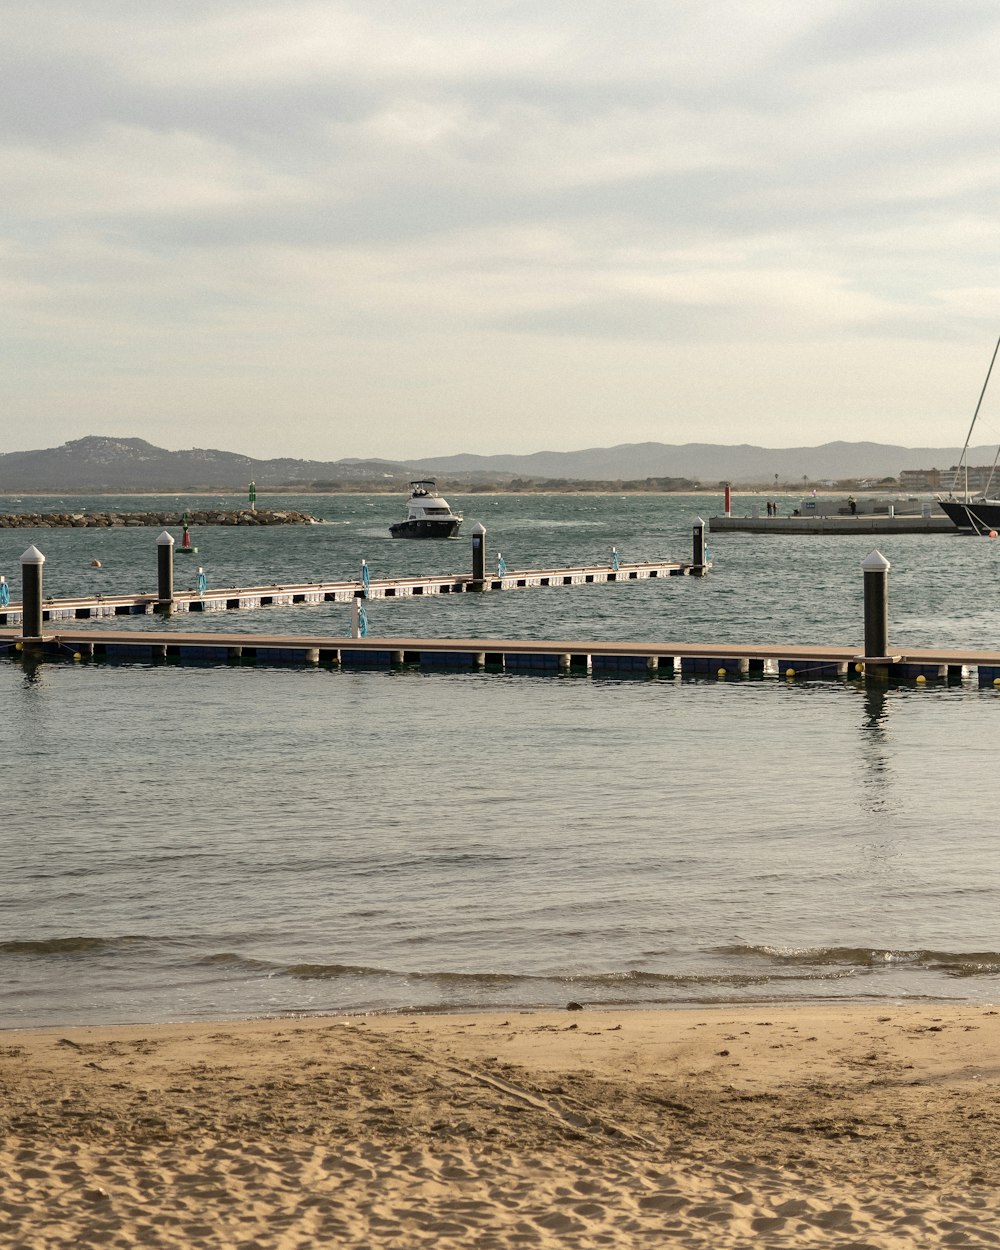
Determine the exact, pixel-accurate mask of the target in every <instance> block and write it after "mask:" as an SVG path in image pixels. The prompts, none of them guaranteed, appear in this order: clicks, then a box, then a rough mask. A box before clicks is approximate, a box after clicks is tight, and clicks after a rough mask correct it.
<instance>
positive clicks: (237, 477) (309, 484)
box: [0, 435, 995, 495]
mask: <svg viewBox="0 0 1000 1250" xmlns="http://www.w3.org/2000/svg"><path fill="white" fill-rule="evenodd" d="M994 451H995V449H994V448H992V447H979V448H970V452H969V463H970V464H990V463H992V461H993V455H994ZM960 455H961V449H960V448H957V447H896V446H892V445H890V444H886V443H843V442H838V443H824V444H823V445H822V446H820V447H786V448H769V447H755V446H752V445H750V444H741V445H739V446H733V447H729V446H723V445H721V444H716V443H683V444H680V445H674V444H670V443H622V444H620V445H618V446H616V447H591V448H588V449H586V450H584V451H539V452H534V453H532V454H531V455H496V456H477V455H458V456H432V457H428V458H426V459H422V460H413V461H410V462H408V463H404V462H400V461H391V460H360V459H356V458H346V459H343V460H332V461H330V460H293V459H287V458H282V459H278V460H255V459H253V458H252V457H251V456H242V455H240V454H238V453H237V452H232V451H218V450H214V449H206V448H193V449H191V450H189V451H167V450H165V449H164V448H162V447H155V446H154V445H153V444H152V443H147V442H146V441H145V440H144V439H141V438H107V437H102V436H98V435H90V436H88V437H87V438H78V439H74V440H72V441H71V442H68V443H64V444H63V445H62V446H61V447H54V448H49V449H47V450H42V451H12V452H7V453H6V454H3V455H0V494H5V495H10V494H32V493H38V494H43V493H49V492H53V491H55V492H59V491H67V492H83V493H94V494H100V493H110V494H116V493H125V492H129V491H167V492H172V491H184V490H227V491H237V490H238V491H241V492H242V491H244V490H245V489H246V486H247V483H248V482H249V481H250V480H251V479H253V480H254V481H255V482H256V483H257V486H258V487H259V488H260V489H262V490H265V489H269V488H270V489H277V488H279V487H286V488H292V489H294V488H296V487H299V488H300V489H303V490H310V489H315V488H317V487H320V488H322V487H323V486H334V485H336V484H347V483H350V484H354V486H355V488H357V487H359V486H360V487H363V486H365V485H370V486H371V487H373V488H374V487H377V486H389V487H390V488H392V489H398V488H399V487H400V486H401V485H402V484H404V483H405V482H406V480H407V479H408V478H411V477H419V476H421V475H436V476H438V477H441V478H444V477H447V478H450V479H453V483H452V488H453V489H454V486H455V485H457V483H460V482H462V481H465V482H468V483H470V484H474V483H476V482H480V483H481V482H484V481H486V482H508V481H510V480H511V479H513V478H530V479H535V480H545V479H564V480H571V481H579V482H588V481H589V482H604V483H609V482H615V481H634V480H645V479H649V478H674V479H689V480H693V481H696V482H704V483H705V484H706V485H710V486H715V485H717V484H718V483H719V482H722V481H730V482H733V483H746V482H757V483H761V484H767V483H772V482H774V480H775V478H777V480H778V482H779V483H780V484H781V485H789V486H795V485H798V484H800V483H801V482H802V479H803V478H806V479H808V480H809V481H811V482H820V481H825V480H834V481H836V480H839V479H857V478H866V477H868V478H875V479H878V478H881V477H895V476H897V474H898V473H899V471H900V470H901V469H929V468H938V469H947V468H949V467H950V466H951V465H954V464H957V462H958V459H959V457H960Z"/></svg>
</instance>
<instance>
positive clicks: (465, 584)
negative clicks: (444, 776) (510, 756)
mask: <svg viewBox="0 0 1000 1250" xmlns="http://www.w3.org/2000/svg"><path fill="white" fill-rule="evenodd" d="M708 567H710V566H708V565H704V566H697V565H694V564H691V563H683V562H677V561H672V560H661V561H652V562H647V563H640V564H631V563H630V564H626V563H625V562H624V561H623V562H622V563H620V564H619V566H618V568H617V569H615V568H611V567H608V566H606V565H605V566H600V567H598V566H596V565H595V566H589V565H588V566H581V567H577V568H565V569H526V570H508V571H507V572H505V573H504V574H503V576H500V575H499V574H496V575H487V576H486V578H484V579H483V581H482V582H477V581H476V580H475V579H474V578H473V576H472V575H471V574H469V573H446V574H435V575H433V576H419V577H402V578H399V577H396V578H374V577H373V578H371V580H370V581H369V583H368V586H367V593H366V591H365V587H364V586H363V584H362V583H361V582H360V581H336V582H303V583H300V584H295V583H291V582H288V583H285V584H283V585H280V586H279V585H271V586H231V587H228V588H225V589H219V590H216V589H206V590H205V591H204V592H202V593H199V592H198V591H196V590H185V591H177V590H175V591H174V594H173V599H172V609H171V610H172V611H173V612H225V611H236V610H240V609H254V608H269V607H292V606H294V605H298V604H317V603H350V602H351V601H352V600H354V599H356V598H359V597H365V598H369V599H409V598H415V597H420V596H425V595H449V594H464V593H466V592H477V591H487V590H520V589H525V588H528V587H543V586H544V587H551V586H586V585H594V584H598V583H607V582H630V581H646V580H649V579H652V578H666V577H686V576H689V575H691V574H692V573H697V572H698V571H704V569H707V568H708ZM159 602H160V600H159V595H158V594H148V593H146V592H145V591H143V592H141V593H139V594H125V595H89V596H81V597H79V598H75V599H46V600H44V602H43V604H42V621H43V624H44V623H49V622H53V621H67V620H69V621H72V620H77V621H85V620H102V619H105V618H110V617H119V616H145V615H149V614H150V613H153V612H155V611H156V610H157V607H158V604H159ZM22 621H23V610H22V605H21V604H20V603H11V604H9V605H8V606H7V607H5V608H0V627H2V626H6V625H19V624H21V623H22Z"/></svg>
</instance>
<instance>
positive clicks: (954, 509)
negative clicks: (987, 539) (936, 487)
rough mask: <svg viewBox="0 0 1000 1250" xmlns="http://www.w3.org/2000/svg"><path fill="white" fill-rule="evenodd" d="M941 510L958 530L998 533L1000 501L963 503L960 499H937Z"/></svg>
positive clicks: (977, 500)
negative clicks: (995, 531)
mask: <svg viewBox="0 0 1000 1250" xmlns="http://www.w3.org/2000/svg"><path fill="white" fill-rule="evenodd" d="M938 503H939V504H940V506H941V508H942V510H943V511H944V512H945V513H946V514H947V515H948V517H949V519H950V520H951V521H953V522H954V524H955V525H957V526H958V528H959V529H960V530H967V531H969V532H970V533H978V532H980V531H982V530H985V531H986V532H987V533H988V532H989V531H990V530H997V531H998V532H1000V500H998V499H970V500H969V502H968V503H965V501H964V500H961V499H939V500H938Z"/></svg>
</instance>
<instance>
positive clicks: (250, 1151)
mask: <svg viewBox="0 0 1000 1250" xmlns="http://www.w3.org/2000/svg"><path fill="white" fill-rule="evenodd" d="M998 1085H1000V1014H998V1013H997V1011H996V1010H994V1009H992V1008H990V1007H984V1006H969V1005H963V1006H951V1005H948V1006H942V1005H933V1004H932V1005H926V1006H920V1007H914V1006H895V1005H893V1006H888V1007H887V1006H885V1005H882V1006H879V1007H869V1006H864V1007H858V1006H843V1005H836V1006H823V1007H815V1008H813V1007H794V1008H786V1007H752V1008H748V1007H738V1008H732V1007H722V1008H717V1009H715V1008H704V1009H694V1010H676V1011H675V1010H671V1011H658V1012H611V1011H596V1010H590V1009H587V1010H580V1011H576V1010H566V1011H560V1012H544V1013H520V1012H519V1013H512V1014H506V1015H499V1014H482V1015H468V1016H405V1015H401V1016H393V1017H384V1016H379V1017H322V1018H315V1017H308V1018H292V1019H281V1020H267V1021H251V1022H239V1023H229V1022H227V1023H216V1024H205V1023H198V1024H171V1025H157V1026H149V1027H140V1026H128V1027H118V1028H86V1029H82V1028H74V1029H68V1030H47V1031H32V1032H20V1031H18V1032H6V1033H3V1034H0V1125H2V1137H0V1168H2V1175H3V1178H4V1180H3V1186H2V1190H0V1244H2V1245H3V1246H5V1247H25V1248H27V1247H32V1248H33V1250H39V1248H41V1247H57V1246H59V1247H61V1246H102V1247H107V1246H114V1247H129V1248H132V1247H137V1246H143V1247H166V1246H170V1247H247V1246H252V1247H259V1248H261V1250H264V1248H270V1247H275V1248H282V1250H285V1248H291V1247H311V1246H326V1245H329V1246H338V1247H340V1246H358V1247H361V1246H368V1247H400V1248H402V1247H412V1246H432V1245H433V1246H437V1247H456V1248H457V1247H463V1248H468V1247H473V1246H474V1247H477V1248H491V1247H496V1248H500V1247H504V1248H506V1247H525V1246H528V1247H530V1246H539V1247H547V1246H550V1247H563V1246H565V1247H591V1246H593V1247H598V1246H601V1247H636V1246H675V1245H676V1246H698V1247H701V1246H704V1247H726V1246H733V1247H735V1246H741V1247H743V1246H749V1245H751V1244H753V1245H757V1246H808V1245H817V1246H844V1247H847V1246H850V1247H855V1248H858V1247H867V1246H872V1247H902V1246H921V1247H928V1246H961V1245H966V1246H985V1245H994V1244H998V1243H1000V1218H998V1217H997V1215H996V1209H997V1199H996V1187H997V1183H998V1181H1000V1162H998V1153H997V1143H998V1135H997V1130H998V1122H1000V1103H998Z"/></svg>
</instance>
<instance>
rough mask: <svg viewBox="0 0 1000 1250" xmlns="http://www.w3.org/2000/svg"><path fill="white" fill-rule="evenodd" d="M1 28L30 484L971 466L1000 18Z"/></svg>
mask: <svg viewBox="0 0 1000 1250" xmlns="http://www.w3.org/2000/svg"><path fill="white" fill-rule="evenodd" d="M0 29H2V32H3V34H2V38H0V81H2V83H3V86H2V89H0V185H2V186H3V188H4V190H3V198H2V207H0V295H2V300H3V308H4V332H3V334H2V335H0V402H2V405H3V412H4V419H3V424H2V427H0V428H2V429H3V432H4V435H5V437H4V438H3V439H2V443H0V450H4V451H16V450H27V449H31V448H38V447H51V446H56V445H59V444H61V443H62V442H64V441H66V440H68V439H73V438H80V437H83V436H85V435H88V434H102V435H115V436H121V437H138V438H146V439H148V440H149V441H150V442H153V443H155V444H157V445H158V446H162V447H167V448H170V449H174V450H176V449H181V448H188V447H219V448H224V449H227V450H232V451H239V452H243V453H245V454H248V455H252V456H261V457H274V456H285V455H287V456H295V457H302V458H310V459H321V460H335V459H339V458H341V457H346V456H353V457H369V456H375V457H382V458H386V459H396V458H401V459H402V458H416V457H424V456H435V455H447V454H453V453H459V452H477V453H481V454H493V453H499V452H532V451H541V450H555V451H569V450H576V449H579V448H584V447H603V446H611V445H615V444H619V443H632V442H645V441H656V442H666V443H687V442H710V443H752V444H758V445H762V446H769V447H781V446H813V445H817V444H820V443H824V442H828V441H831V440H836V439H844V440H848V441H862V440H871V441H876V442H885V443H898V444H902V445H904V446H910V447H917V446H935V447H938V446H954V445H958V446H960V445H961V444H962V442H963V440H964V438H965V434H966V432H967V429H968V425H969V422H970V420H971V417H972V413H973V411H974V409H975V405H976V401H977V399H978V396H979V392H980V389H981V387H982V384H983V380H984V378H985V375H986V370H987V367H988V365H989V362H990V357H991V355H992V351H993V347H994V345H995V343H996V341H997V336H998V334H1000V315H998V314H1000V309H998V303H1000V298H998V297H1000V230H998V222H997V217H998V207H1000V144H998V141H997V134H998V132H1000V77H998V74H997V66H998V64H1000V8H998V7H997V6H996V5H995V4H994V3H992V0H982V2H981V0H950V3H947V4H945V3H943V2H942V0H935V2H934V3H929V2H928V0H864V2H860V0H809V2H808V3H803V2H802V0H734V2H729V0H655V2H654V0H648V2H647V0H622V2H621V3H619V4H614V5H613V4H610V3H608V0H571V2H570V0H532V2H531V3H526V2H522V0H506V2H504V0H494V2H492V3H491V2H490V0H476V2H474V3H473V2H465V0H363V2H362V0H323V3H318V4H313V3H300V2H299V0H280V2H279V0H239V3H235V2H234V3H230V2H229V0H197V2H193V0H191V2H189V0H170V2H167V0H145V3H143V4H137V3H135V0H83V2H82V3H81V0H45V3H44V4H42V5H39V4H38V3H37V0H0ZM991 401H992V390H991V391H989V392H988V394H987V400H986V402H984V405H983V413H982V416H981V419H980V423H979V425H978V426H977V438H976V440H975V441H977V442H978V441H982V442H989V441H991V439H992V438H993V436H994V434H995V435H996V437H997V440H998V441H1000V398H998V399H997V400H996V401H995V402H991Z"/></svg>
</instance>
